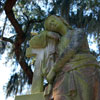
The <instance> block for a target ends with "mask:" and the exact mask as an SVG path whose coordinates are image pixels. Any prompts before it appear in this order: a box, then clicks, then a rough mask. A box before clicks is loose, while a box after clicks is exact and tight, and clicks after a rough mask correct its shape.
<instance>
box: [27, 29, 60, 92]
mask: <svg viewBox="0 0 100 100" xmlns="http://www.w3.org/2000/svg"><path fill="white" fill-rule="evenodd" d="M59 38H60V36H59V34H57V33H55V32H50V31H46V30H45V31H42V32H40V34H39V35H36V36H34V37H33V38H32V39H31V40H30V41H29V45H30V47H29V48H27V50H26V56H27V57H32V56H36V61H35V70H34V75H33V81H32V89H31V93H39V92H43V86H44V85H43V84H44V83H43V82H44V79H46V76H47V74H48V72H49V71H50V69H51V67H52V66H53V64H54V61H55V58H56V45H57V43H58V41H59Z"/></svg>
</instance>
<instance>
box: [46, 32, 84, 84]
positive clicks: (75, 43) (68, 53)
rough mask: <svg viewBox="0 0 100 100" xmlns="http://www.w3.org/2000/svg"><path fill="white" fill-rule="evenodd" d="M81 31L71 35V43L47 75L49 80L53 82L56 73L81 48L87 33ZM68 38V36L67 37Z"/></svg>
mask: <svg viewBox="0 0 100 100" xmlns="http://www.w3.org/2000/svg"><path fill="white" fill-rule="evenodd" d="M79 31H80V32H76V31H75V33H74V34H73V36H72V37H71V40H70V43H69V45H68V46H67V47H66V48H65V50H64V52H63V53H62V54H61V55H60V56H59V58H58V59H57V61H56V63H55V64H54V66H53V67H52V69H51V70H50V72H49V74H48V75H47V80H48V81H49V82H52V80H53V78H54V77H55V74H56V73H57V72H59V71H60V70H61V68H62V67H63V66H64V65H65V64H66V63H67V62H68V61H69V60H70V59H71V58H72V57H73V56H74V55H75V54H76V53H77V52H78V50H79V49H80V48H81V46H82V44H83V42H84V38H85V34H84V32H83V31H82V30H79ZM66 39H67V37H66Z"/></svg>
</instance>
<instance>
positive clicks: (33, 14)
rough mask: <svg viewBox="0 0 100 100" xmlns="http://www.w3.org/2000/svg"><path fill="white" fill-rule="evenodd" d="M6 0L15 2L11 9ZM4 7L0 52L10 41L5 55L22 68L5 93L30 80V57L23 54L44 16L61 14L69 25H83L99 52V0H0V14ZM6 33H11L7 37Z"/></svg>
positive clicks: (41, 28)
mask: <svg viewBox="0 0 100 100" xmlns="http://www.w3.org/2000/svg"><path fill="white" fill-rule="evenodd" d="M9 2H16V4H15V5H14V3H12V7H13V10H12V8H10V7H9V6H8V5H7V3H9ZM7 9H8V10H7ZM3 11H5V12H6V16H7V17H5V21H4V24H3V26H1V27H0V53H1V54H3V53H4V50H7V46H8V45H9V44H8V42H9V43H10V45H11V46H8V47H9V50H10V52H9V54H8V59H15V62H14V63H17V64H19V65H20V66H21V68H22V69H23V70H19V73H15V74H14V75H12V76H11V79H10V80H9V82H8V85H7V87H6V89H7V96H9V95H10V94H12V93H13V94H16V93H18V92H19V91H20V92H21V91H22V88H23V86H24V84H25V83H26V82H28V83H31V82H30V81H32V78H30V76H31V77H32V74H31V75H29V72H30V73H31V72H32V66H30V65H29V62H30V59H28V58H26V57H25V52H26V48H27V47H28V45H29V43H28V41H29V39H30V38H31V34H30V33H31V32H40V31H41V30H43V28H44V26H43V22H44V19H45V18H46V17H47V16H49V15H51V14H56V15H59V16H62V17H64V18H65V19H66V20H67V21H68V22H69V23H70V25H71V26H72V27H75V28H84V30H85V32H86V33H87V35H88V34H90V35H94V37H95V38H96V41H97V43H98V49H99V53H100V41H99V38H100V0H13V1H12V0H11V1H10V0H1V1H0V14H1V13H2V12H3ZM7 11H8V12H10V14H9V13H8V12H7ZM12 11H13V13H12ZM6 18H7V19H6ZM8 19H9V20H8ZM9 21H10V22H11V23H10V24H8V23H9ZM7 29H8V30H10V31H9V32H7ZM6 32H7V33H6ZM8 33H9V34H11V36H10V37H7V35H8ZM93 54H95V53H94V52H93ZM25 66H26V67H25ZM25 68H28V70H27V71H26V70H25ZM16 69H17V66H15V70H16Z"/></svg>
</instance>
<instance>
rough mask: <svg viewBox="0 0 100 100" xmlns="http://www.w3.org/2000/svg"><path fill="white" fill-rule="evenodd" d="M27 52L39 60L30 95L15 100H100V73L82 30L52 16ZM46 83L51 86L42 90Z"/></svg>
mask: <svg viewBox="0 0 100 100" xmlns="http://www.w3.org/2000/svg"><path fill="white" fill-rule="evenodd" d="M44 27H45V30H44V31H42V32H41V33H40V34H39V35H36V36H34V37H33V38H32V39H31V40H30V42H29V44H30V47H29V48H28V49H27V51H26V56H27V57H32V56H33V57H34V56H35V57H36V61H35V70H34V76H33V82H32V90H31V93H32V94H31V95H25V96H17V97H16V99H15V100H100V77H99V76H100V74H99V73H100V72H99V65H98V63H97V61H96V58H95V57H94V56H93V55H91V54H90V51H89V47H88V42H87V38H86V35H85V32H84V30H83V29H80V28H77V29H72V28H71V26H70V25H69V24H68V23H67V22H66V21H65V20H64V19H63V18H61V17H58V16H55V15H51V16H49V17H48V18H47V19H46V20H45V23H44ZM44 79H46V80H47V82H48V86H47V87H45V89H43V87H44V85H43V82H44Z"/></svg>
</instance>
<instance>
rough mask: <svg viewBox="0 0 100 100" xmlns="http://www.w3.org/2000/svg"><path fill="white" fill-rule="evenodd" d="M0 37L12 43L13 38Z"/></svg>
mask: <svg viewBox="0 0 100 100" xmlns="http://www.w3.org/2000/svg"><path fill="white" fill-rule="evenodd" d="M0 39H1V40H3V41H6V42H10V43H12V44H13V43H14V42H13V40H11V39H9V38H6V37H1V38H0Z"/></svg>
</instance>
